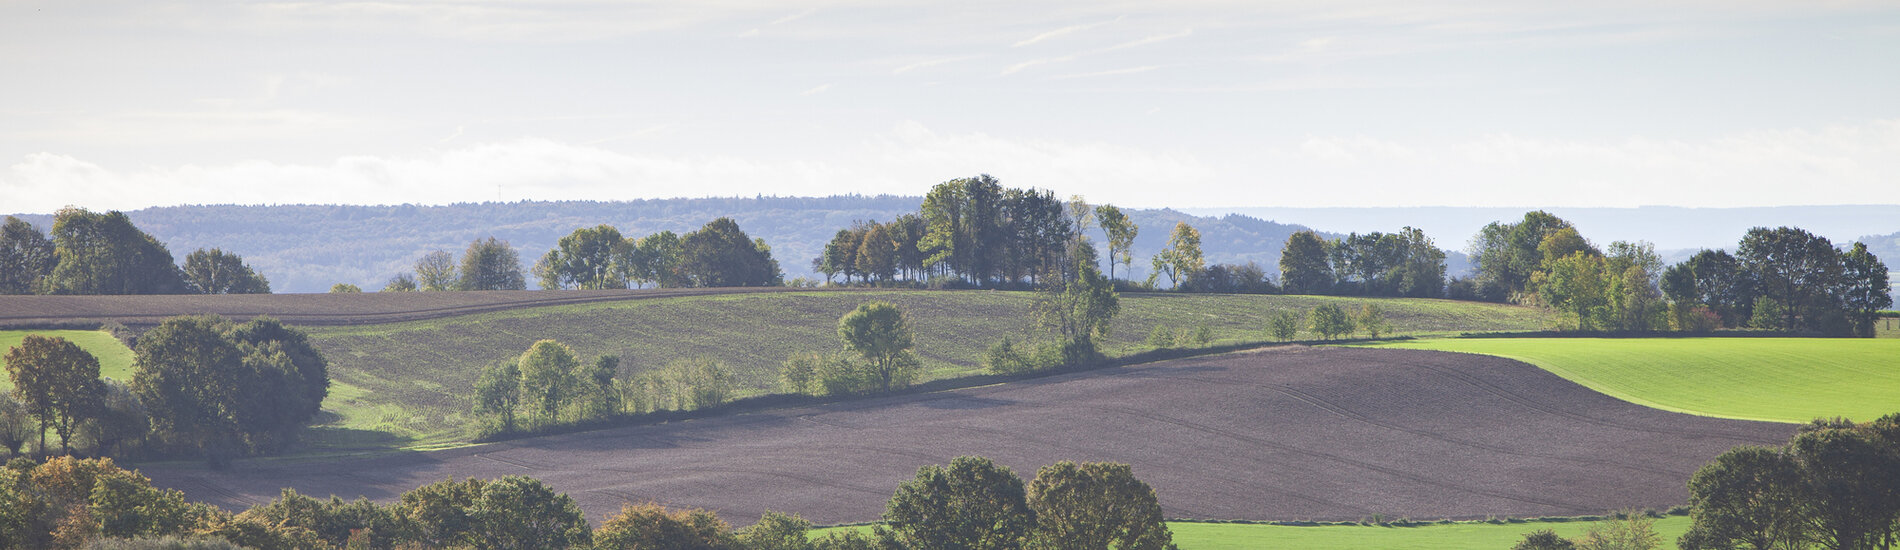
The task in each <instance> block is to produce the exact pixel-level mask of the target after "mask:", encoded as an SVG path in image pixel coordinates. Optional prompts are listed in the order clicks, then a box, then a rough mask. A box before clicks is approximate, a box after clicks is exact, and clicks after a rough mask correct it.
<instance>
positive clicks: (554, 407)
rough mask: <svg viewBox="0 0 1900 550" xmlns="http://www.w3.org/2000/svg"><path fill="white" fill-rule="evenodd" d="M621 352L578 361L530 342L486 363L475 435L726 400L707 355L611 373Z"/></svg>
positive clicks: (721, 370)
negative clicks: (653, 369) (523, 348)
mask: <svg viewBox="0 0 1900 550" xmlns="http://www.w3.org/2000/svg"><path fill="white" fill-rule="evenodd" d="M619 372H620V358H619V357H617V356H613V355H603V356H600V357H599V358H596V359H595V360H594V362H593V363H588V364H583V363H582V362H581V361H580V359H579V357H578V356H577V355H576V354H575V353H574V350H573V349H572V348H569V347H568V346H567V345H566V344H562V343H560V342H557V341H554V340H541V341H539V342H535V343H534V345H532V346H530V347H529V348H528V351H526V352H523V353H522V354H521V356H520V357H518V358H516V359H513V360H509V361H503V362H501V363H497V364H495V365H490V366H489V367H488V368H486V369H483V370H482V374H481V376H480V378H478V379H477V380H476V382H475V399H474V413H475V423H474V428H473V432H474V433H473V435H474V436H475V438H476V439H486V438H492V437H495V436H499V435H507V434H518V433H533V432H536V431H542V430H546V429H549V428H553V427H558V426H570V425H579V424H587V423H592V422H600V421H605V420H610V419H613V418H616V417H620V416H626V415H636V414H642V413H647V412H655V411H663V410H696V409H703V408H707V407H713V406H717V405H719V404H722V403H725V402H726V401H727V400H730V399H731V398H732V393H733V388H732V373H731V371H730V370H728V369H727V368H726V367H725V365H722V364H720V363H719V362H718V361H715V360H713V359H711V358H703V357H702V358H693V359H682V360H679V361H675V362H673V363H671V364H668V365H667V366H666V367H665V368H663V369H661V370H660V371H659V372H652V373H645V374H640V375H634V376H618V375H619Z"/></svg>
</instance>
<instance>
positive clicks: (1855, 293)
mask: <svg viewBox="0 0 1900 550" xmlns="http://www.w3.org/2000/svg"><path fill="white" fill-rule="evenodd" d="M1891 291H1892V287H1891V286H1889V284H1888V282H1887V264H1884V263H1881V261H1880V258H1878V257H1876V256H1874V255H1873V253H1871V252H1868V251H1867V245H1866V244H1865V243H1858V242H1857V243H1854V246H1853V248H1851V249H1849V250H1848V251H1847V253H1845V254H1842V255H1841V289H1840V290H1839V291H1838V292H1837V294H1838V295H1839V296H1840V299H1841V302H1842V306H1844V307H1845V308H1846V310H1847V317H1848V321H1849V322H1851V323H1852V324H1853V331H1854V335H1855V336H1860V337H1862V338H1873V337H1874V320H1875V319H1878V318H1880V311H1881V310H1883V309H1887V308H1889V307H1893V295H1892V294H1889V293H1890V292H1891Z"/></svg>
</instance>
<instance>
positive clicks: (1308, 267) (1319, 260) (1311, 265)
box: [1280, 231, 1333, 294]
mask: <svg viewBox="0 0 1900 550" xmlns="http://www.w3.org/2000/svg"><path fill="white" fill-rule="evenodd" d="M1328 247H1329V245H1328V244H1327V242H1326V239H1322V238H1320V236H1319V234H1318V233H1314V232H1312V231H1300V232H1298V233H1294V234H1292V235H1290V236H1288V237H1287V238H1286V246H1285V247H1284V248H1283V249H1282V250H1281V251H1280V288H1281V289H1282V290H1285V291H1286V293H1287V294H1325V293H1327V292H1330V291H1332V289H1333V267H1332V264H1331V263H1329V262H1328V258H1330V257H1331V255H1332V254H1331V252H1329V251H1328V250H1327V249H1328Z"/></svg>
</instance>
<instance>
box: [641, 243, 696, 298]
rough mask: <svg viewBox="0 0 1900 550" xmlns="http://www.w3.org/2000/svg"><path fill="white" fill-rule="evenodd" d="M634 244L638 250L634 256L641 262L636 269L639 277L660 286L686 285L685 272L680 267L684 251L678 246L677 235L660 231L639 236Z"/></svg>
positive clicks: (676, 286)
mask: <svg viewBox="0 0 1900 550" xmlns="http://www.w3.org/2000/svg"><path fill="white" fill-rule="evenodd" d="M634 245H635V247H636V248H638V249H639V250H640V252H639V253H638V254H636V256H635V257H636V259H637V260H639V261H640V262H641V263H640V264H638V267H637V269H636V272H638V273H639V278H640V279H643V280H647V281H652V282H653V284H655V285H657V286H659V287H660V288H679V287H683V286H687V284H688V281H687V279H686V274H685V273H684V272H683V271H681V269H680V262H681V261H682V258H683V257H684V256H685V254H686V253H685V251H684V250H682V249H681V248H680V237H679V235H676V234H674V233H673V232H672V231H661V232H658V233H654V234H652V235H647V236H645V237H641V238H640V240H639V241H638V242H636V243H634Z"/></svg>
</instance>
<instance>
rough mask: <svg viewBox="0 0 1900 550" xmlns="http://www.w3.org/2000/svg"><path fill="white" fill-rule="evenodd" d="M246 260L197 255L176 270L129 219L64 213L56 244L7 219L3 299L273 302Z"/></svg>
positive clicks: (0, 264) (0, 274)
mask: <svg viewBox="0 0 1900 550" xmlns="http://www.w3.org/2000/svg"><path fill="white" fill-rule="evenodd" d="M268 293H270V282H269V281H268V280H266V279H265V278H264V276H263V275H259V274H258V273H257V272H256V271H255V270H252V269H251V268H250V266H247V265H245V264H244V260H243V258H239V257H238V256H237V255H236V254H230V253H227V252H224V251H223V250H219V249H216V248H213V249H209V250H207V249H202V248H201V249H198V250H196V251H194V252H192V253H191V254H189V255H187V256H186V257H185V262H184V264H182V265H173V264H172V253H171V251H170V250H168V249H166V248H165V244H164V243H160V242H158V239H155V238H153V237H152V236H151V235H149V234H146V233H145V232H144V231H140V230H139V229H138V228H137V227H135V226H133V225H132V220H131V219H130V218H127V217H126V215H125V214H124V213H122V212H118V211H111V212H106V213H103V214H101V213H95V212H91V211H88V210H85V209H83V208H70V207H69V208H64V209H61V210H60V211H59V212H58V213H57V214H56V215H55V216H54V219H53V230H52V237H51V238H48V237H47V236H46V234H44V233H41V232H40V230H39V229H38V228H35V227H33V224H30V223H27V222H25V221H22V220H20V219H19V218H15V217H13V216H7V219H6V223H5V225H4V226H0V294H268Z"/></svg>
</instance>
